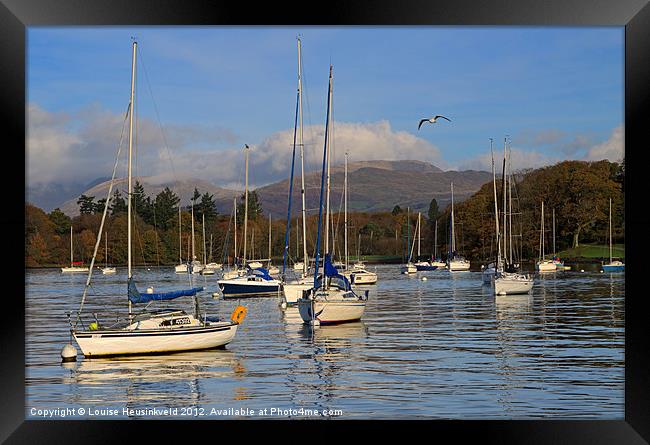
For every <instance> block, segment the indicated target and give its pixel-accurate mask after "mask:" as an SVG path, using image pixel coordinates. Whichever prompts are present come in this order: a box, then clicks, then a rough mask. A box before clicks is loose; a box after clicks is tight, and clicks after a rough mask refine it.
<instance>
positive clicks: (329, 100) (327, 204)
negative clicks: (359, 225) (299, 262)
mask: <svg viewBox="0 0 650 445" xmlns="http://www.w3.org/2000/svg"><path fill="white" fill-rule="evenodd" d="M327 103H328V106H327V108H328V115H327V120H328V122H330V123H331V120H332V65H330V80H329V94H328V97H327ZM327 131H328V132H329V137H328V138H326V142H327V145H326V147H325V150H326V151H327V192H326V198H325V251H324V252H325V254H326V255H327V254H328V253H330V250H329V249H330V245H329V227H330V161H331V157H332V151H331V149H330V148H331V145H332V144H331V141H330V139H331V137H332V127H331V125H328V126H327ZM323 270H324V269H323Z"/></svg>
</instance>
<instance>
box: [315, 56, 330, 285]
mask: <svg viewBox="0 0 650 445" xmlns="http://www.w3.org/2000/svg"><path fill="white" fill-rule="evenodd" d="M331 91H332V65H330V80H329V87H328V90H327V94H328V98H329V97H330V92H331ZM329 116H330V100H328V101H327V120H326V121H325V145H324V148H323V167H322V170H321V179H320V198H319V203H318V229H317V232H316V250H315V252H316V258H315V263H314V264H315V267H314V288H316V287H317V285H318V263H319V258H320V233H321V221H322V219H323V186H324V184H325V163H326V160H327V135H328V133H329V131H328V130H329V122H330V120H329ZM326 233H327V232H326ZM326 282H327V280H326V279H325V267H324V266H323V286H325V285H326Z"/></svg>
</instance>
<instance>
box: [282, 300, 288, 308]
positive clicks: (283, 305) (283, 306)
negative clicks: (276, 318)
mask: <svg viewBox="0 0 650 445" xmlns="http://www.w3.org/2000/svg"><path fill="white" fill-rule="evenodd" d="M280 307H281V308H282V309H286V308H287V302H286V301H284V300H282V302H281V303H280Z"/></svg>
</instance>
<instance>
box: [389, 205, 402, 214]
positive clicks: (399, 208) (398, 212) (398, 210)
mask: <svg viewBox="0 0 650 445" xmlns="http://www.w3.org/2000/svg"><path fill="white" fill-rule="evenodd" d="M391 213H392V214H393V216H396V215H399V214H400V213H402V208H401V207H400V206H398V205H396V206H395V207H393V211H392V212H391Z"/></svg>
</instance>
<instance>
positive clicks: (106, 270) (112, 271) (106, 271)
mask: <svg viewBox="0 0 650 445" xmlns="http://www.w3.org/2000/svg"><path fill="white" fill-rule="evenodd" d="M104 235H105V241H106V253H105V255H104V259H105V262H106V264H105V266H104V267H102V273H103V274H104V275H112V274H115V273H117V269H116V268H115V267H108V232H105V233H104Z"/></svg>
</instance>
